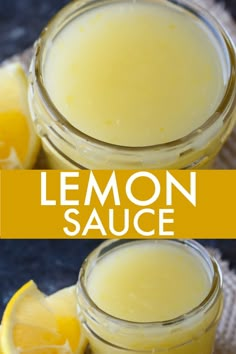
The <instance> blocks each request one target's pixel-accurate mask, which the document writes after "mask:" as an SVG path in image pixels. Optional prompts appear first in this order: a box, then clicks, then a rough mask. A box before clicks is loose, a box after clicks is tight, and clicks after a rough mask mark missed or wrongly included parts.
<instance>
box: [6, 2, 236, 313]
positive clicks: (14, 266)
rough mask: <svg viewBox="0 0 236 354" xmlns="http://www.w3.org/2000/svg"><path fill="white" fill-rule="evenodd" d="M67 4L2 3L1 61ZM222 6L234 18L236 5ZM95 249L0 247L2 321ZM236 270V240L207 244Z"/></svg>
mask: <svg viewBox="0 0 236 354" xmlns="http://www.w3.org/2000/svg"><path fill="white" fill-rule="evenodd" d="M67 2H68V1H67V0H0V61H1V60H3V59H5V58H7V57H9V56H10V55H13V54H16V53H18V52H21V51H22V50H24V49H25V48H27V47H29V46H30V45H32V43H33V42H34V41H35V40H36V39H37V37H38V35H39V33H40V31H41V29H42V27H43V26H44V25H45V24H46V23H47V21H48V19H49V18H50V17H51V16H52V15H53V14H54V13H55V12H56V11H57V10H58V9H59V8H60V7H62V6H63V5H64V4H66V3H67ZM226 5H227V7H228V9H230V10H231V13H232V14H233V15H234V16H235V18H236V0H227V1H226ZM97 244H98V241H93V240H91V241H90V240H83V241H81V240H78V241H74V240H73V241H52V240H50V241H0V316H1V313H2V311H3V308H4V306H5V304H6V302H7V301H8V299H9V297H10V296H11V295H12V294H13V292H14V291H15V290H17V289H18V288H19V287H20V286H21V285H22V284H24V283H25V282H26V281H28V280H29V279H31V278H32V279H34V280H35V281H36V282H37V283H38V285H39V287H40V288H41V289H42V290H43V291H45V292H48V293H51V292H53V291H55V290H56V289H58V288H61V287H64V286H68V285H70V284H73V283H75V282H76V280H77V275H78V270H79V268H80V265H81V262H82V260H83V259H84V258H85V256H86V255H87V254H88V253H89V252H90V251H91V250H92V249H93V248H94V247H95V246H96V245H97ZM206 244H207V245H210V246H213V247H217V248H219V249H220V250H221V252H222V254H223V257H224V258H225V259H227V260H229V261H230V264H231V266H232V267H234V268H235V269H236V240H235V241H230V240H227V241H223V240H218V241H214V240H212V241H208V242H206Z"/></svg>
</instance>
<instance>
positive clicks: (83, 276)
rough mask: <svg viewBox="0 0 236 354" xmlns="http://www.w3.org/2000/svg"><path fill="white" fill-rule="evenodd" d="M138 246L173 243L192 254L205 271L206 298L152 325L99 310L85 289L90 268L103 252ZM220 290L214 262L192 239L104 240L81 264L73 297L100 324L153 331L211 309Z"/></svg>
mask: <svg viewBox="0 0 236 354" xmlns="http://www.w3.org/2000/svg"><path fill="white" fill-rule="evenodd" d="M131 242H132V243H136V244H138V243H142V242H170V243H173V242H174V243H175V244H176V245H181V246H185V247H187V248H188V249H189V250H190V251H191V252H193V253H195V255H197V256H198V257H199V258H201V259H202V261H203V262H204V263H205V266H206V267H207V268H208V269H206V271H208V272H209V275H210V280H211V287H210V291H209V293H208V294H207V296H206V298H205V299H204V300H203V301H202V302H201V303H200V304H199V305H198V306H197V307H195V308H193V309H192V310H191V311H189V312H187V313H185V314H183V315H181V316H178V317H176V318H173V319H170V320H166V321H153V322H133V321H128V320H124V319H121V318H117V317H115V316H112V315H111V314H109V313H106V312H105V311H104V310H102V309H101V308H99V307H98V306H97V305H96V304H95V303H94V301H93V300H92V298H91V296H90V294H89V293H88V290H87V280H88V277H89V274H90V273H91V272H92V271H93V268H94V267H95V266H96V263H97V262H99V260H101V259H102V258H103V257H106V255H107V253H109V252H115V251H116V250H117V249H118V248H119V247H125V246H126V245H127V244H128V243H131ZM221 290H222V274H221V271H220V268H219V266H218V264H217V262H216V260H215V259H214V258H213V257H211V256H210V255H209V254H208V252H207V251H206V250H205V248H204V247H203V246H201V245H200V244H199V243H197V242H196V241H192V240H184V241H183V240H145V241H144V240H135V239H133V240H113V241H110V240H109V241H106V242H104V243H102V245H101V246H100V247H98V248H97V249H95V250H94V251H93V252H92V253H91V254H90V256H89V257H88V258H87V259H86V260H85V261H84V263H83V265H82V268H81V271H80V274H79V280H78V286H77V294H78V296H80V297H82V298H83V301H84V303H85V304H86V305H85V306H86V309H88V313H89V311H90V309H92V310H93V315H92V316H94V315H95V317H98V318H100V321H101V322H103V321H108V320H109V322H111V323H113V324H114V325H116V326H118V327H129V328H133V329H137V328H140V327H141V328H146V329H148V328H151V327H152V328H153V326H155V327H165V328H167V327H171V326H175V325H177V324H181V323H183V322H184V321H187V320H191V319H192V318H194V317H195V316H197V315H198V314H199V313H201V312H205V311H209V310H210V308H211V307H212V306H213V304H214V302H215V300H216V298H217V296H218V295H219V292H220V291H221Z"/></svg>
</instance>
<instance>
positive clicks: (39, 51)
mask: <svg viewBox="0 0 236 354" xmlns="http://www.w3.org/2000/svg"><path fill="white" fill-rule="evenodd" d="M111 1H112V2H120V1H124V0H97V1H96V0H95V1H94V0H85V1H83V2H82V1H81V0H75V1H73V2H72V3H69V4H68V5H66V6H65V7H64V8H63V9H62V10H61V11H59V12H58V13H57V14H56V15H55V16H54V17H53V18H52V19H51V21H50V22H49V23H48V25H47V26H46V28H45V29H44V30H43V32H42V33H41V35H40V38H39V40H38V41H37V42H36V47H35V53H34V59H35V67H34V70H35V72H34V75H35V79H36V82H37V85H38V89H39V95H40V97H41V99H42V101H43V102H44V105H45V108H46V110H47V111H48V112H49V114H50V116H51V117H52V118H53V121H54V122H56V123H58V124H59V125H60V126H61V127H63V128H64V129H65V130H66V131H67V132H70V133H71V134H72V136H76V137H80V139H82V140H83V141H86V142H88V141H90V142H91V143H92V144H93V145H94V146H98V147H104V148H109V149H110V150H115V151H117V150H118V151H121V152H122V151H127V152H138V151H147V152H148V151H152V150H153V149H158V150H165V149H170V148H173V147H177V148H178V147H180V148H181V147H182V146H184V145H186V144H187V143H190V142H192V141H194V140H195V139H197V138H198V137H200V136H201V133H202V131H204V130H207V129H210V128H211V127H212V126H213V125H214V124H215V123H216V122H217V121H218V118H219V117H221V116H226V118H227V114H228V112H229V111H230V109H232V104H233V102H235V100H236V77H235V72H236V53H235V47H234V44H233V42H232V40H231V38H230V36H229V35H228V33H227V32H226V30H225V29H224V28H223V27H222V26H221V24H220V23H219V22H218V21H217V20H216V19H215V18H214V17H213V16H211V15H210V14H209V13H208V12H207V10H205V9H203V8H202V7H201V6H199V5H196V4H189V3H188V1H187V0H178V1H176V0H150V2H151V3H156V2H164V3H165V2H166V3H168V4H169V5H172V6H178V7H182V8H183V9H184V10H185V11H188V12H189V13H190V14H192V15H194V16H197V17H198V18H199V19H200V20H201V21H203V23H205V24H206V25H207V26H208V27H209V28H210V29H211V30H212V32H213V34H214V35H215V36H216V35H217V36H218V40H219V39H220V41H221V46H222V45H223V46H224V52H225V55H226V56H227V66H228V70H229V73H228V78H227V83H226V85H225V91H224V95H223V97H222V99H221V101H220V103H219V104H218V106H217V107H216V109H215V112H214V113H213V114H212V115H211V116H210V117H209V118H207V119H206V121H205V122H204V123H203V124H202V125H201V126H199V127H198V128H196V129H195V130H193V131H192V132H190V133H189V134H187V135H185V136H184V137H181V138H179V139H177V140H174V141H170V142H166V143H161V144H154V145H147V146H125V145H119V144H113V143H109V142H105V141H102V140H99V139H96V138H94V137H91V136H90V135H87V134H86V133H84V132H82V131H81V130H79V129H78V128H76V127H75V126H73V125H72V124H71V123H70V122H69V121H68V120H67V119H66V117H65V116H64V115H63V114H62V113H61V112H60V111H59V110H58V109H57V107H56V106H55V104H54V103H53V101H52V100H51V98H50V95H49V94H48V92H47V89H46V87H45V85H44V79H43V58H44V52H45V51H46V50H47V48H46V44H47V42H48V40H50V39H51V40H53V38H54V36H53V38H50V34H51V33H52V32H53V28H54V27H55V25H58V27H60V26H59V24H61V23H63V20H64V22H65V24H64V26H66V25H67V23H68V22H66V20H67V19H68V17H70V15H71V14H73V11H79V10H80V11H82V13H83V12H84V11H87V10H88V9H87V7H89V6H94V4H95V3H98V2H101V3H102V4H106V3H108V2H109V3H110V2H111ZM77 16H79V14H77ZM61 17H62V19H61ZM73 18H74V17H73ZM69 21H71V19H69ZM64 26H63V27H62V28H64ZM59 30H61V29H59ZM59 30H58V31H59ZM57 33H58V32H57Z"/></svg>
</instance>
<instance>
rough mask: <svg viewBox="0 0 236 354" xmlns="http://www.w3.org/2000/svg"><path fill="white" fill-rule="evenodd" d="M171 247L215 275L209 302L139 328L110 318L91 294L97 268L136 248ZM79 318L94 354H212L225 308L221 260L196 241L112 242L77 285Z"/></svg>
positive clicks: (94, 255)
mask: <svg viewBox="0 0 236 354" xmlns="http://www.w3.org/2000/svg"><path fill="white" fill-rule="evenodd" d="M144 242H152V243H153V242H171V243H173V242H174V243H175V244H178V245H181V246H184V247H186V248H187V249H188V250H189V251H190V252H192V254H195V255H197V256H198V257H199V261H200V262H203V264H204V266H205V267H206V270H207V272H208V274H209V276H210V280H211V289H210V292H209V294H208V295H207V297H206V298H205V299H204V301H203V302H202V303H201V304H200V305H199V306H198V307H196V308H195V309H193V310H192V311H190V312H188V313H184V314H182V315H181V316H179V317H177V318H175V319H173V320H168V321H162V322H149V323H136V322H130V321H126V320H122V319H119V318H116V317H113V316H111V315H109V314H108V313H105V312H104V311H103V310H101V309H100V308H99V307H97V306H96V304H95V303H94V302H93V300H92V299H91V297H90V296H89V293H88V291H87V284H88V277H89V275H90V274H91V272H92V271H93V269H94V267H96V264H98V263H99V261H100V260H101V259H104V257H106V256H107V255H108V254H111V252H112V254H114V255H113V256H114V257H115V252H116V250H117V249H118V248H120V247H126V246H127V245H128V246H132V244H131V243H135V244H137V243H144ZM77 299H78V314H79V317H80V320H81V323H82V324H83V328H84V331H85V335H86V336H87V338H88V341H89V349H88V352H91V353H92V354H128V353H130V354H131V353H133V354H138V353H140V354H141V353H142V354H151V353H167V352H168V353H169V354H190V353H191V354H212V353H213V348H214V342H215V333H216V329H217V324H218V322H219V319H220V317H221V313H222V307H223V295H222V274H221V271H220V268H219V265H218V264H217V262H216V260H215V259H214V258H213V257H211V256H210V255H209V254H208V252H207V251H206V250H205V249H204V248H203V247H202V246H201V245H200V244H199V243H197V242H195V241H188V240H187V241H183V240H109V241H107V242H104V243H103V244H102V245H101V246H100V247H98V248H97V249H96V250H95V251H93V252H92V253H91V254H90V256H89V257H88V258H87V259H86V260H85V262H84V264H83V265H82V268H81V271H80V274H79V280H78V285H77Z"/></svg>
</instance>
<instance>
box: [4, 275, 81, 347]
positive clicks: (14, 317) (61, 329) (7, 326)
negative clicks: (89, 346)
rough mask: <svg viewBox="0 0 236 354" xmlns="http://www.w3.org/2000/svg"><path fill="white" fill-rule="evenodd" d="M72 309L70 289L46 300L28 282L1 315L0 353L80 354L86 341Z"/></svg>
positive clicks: (72, 300)
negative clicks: (0, 351)
mask: <svg viewBox="0 0 236 354" xmlns="http://www.w3.org/2000/svg"><path fill="white" fill-rule="evenodd" d="M60 304H61V306H62V307H60ZM67 305H69V306H68V311H67ZM75 308H76V298H75V294H74V288H68V289H64V290H63V291H61V292H58V293H56V294H55V295H51V296H50V297H48V298H47V297H46V296H45V295H44V294H43V293H41V292H40V291H39V290H38V288H37V286H36V285H35V283H34V282H33V281H30V282H28V283H27V284H25V285H24V286H23V287H22V288H21V289H20V290H18V291H17V292H16V293H15V295H14V296H13V297H12V298H11V300H10V301H9V303H8V305H7V307H6V310H5V312H4V315H3V320H2V328H1V348H2V353H3V354H19V353H21V354H82V353H83V352H84V349H85V347H86V340H85V339H84V337H83V336H82V335H81V326H80V323H79V321H78V320H77V318H76V312H75V311H74V310H72V309H75ZM67 326H70V327H67Z"/></svg>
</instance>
